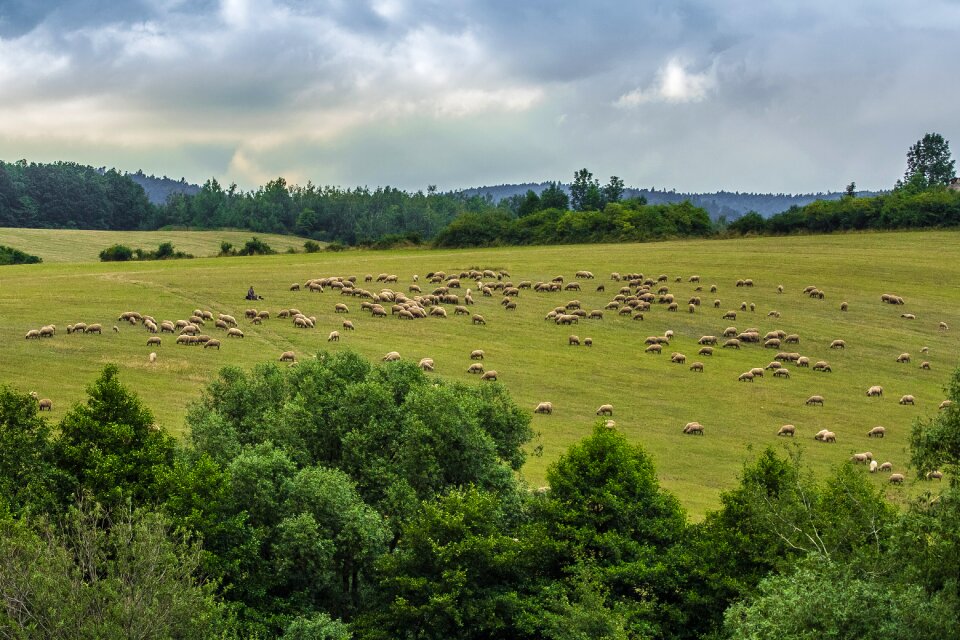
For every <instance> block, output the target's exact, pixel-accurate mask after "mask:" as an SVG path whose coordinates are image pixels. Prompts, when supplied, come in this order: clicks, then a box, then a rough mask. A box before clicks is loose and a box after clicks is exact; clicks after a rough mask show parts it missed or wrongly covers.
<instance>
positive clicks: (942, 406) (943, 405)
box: [937, 400, 953, 409]
mask: <svg viewBox="0 0 960 640" xmlns="http://www.w3.org/2000/svg"><path fill="white" fill-rule="evenodd" d="M952 405H953V400H944V401H943V402H941V403H940V406H939V407H937V408H938V409H946V408H947V407H950V406H952Z"/></svg>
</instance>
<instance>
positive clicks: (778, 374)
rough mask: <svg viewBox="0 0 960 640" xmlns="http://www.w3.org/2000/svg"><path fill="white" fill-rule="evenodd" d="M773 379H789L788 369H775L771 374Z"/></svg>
mask: <svg viewBox="0 0 960 640" xmlns="http://www.w3.org/2000/svg"><path fill="white" fill-rule="evenodd" d="M773 377H774V378H789V377H790V371H789V370H788V369H783V368H781V369H777V370H776V371H774V372H773Z"/></svg>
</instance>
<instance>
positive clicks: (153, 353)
mask: <svg viewBox="0 0 960 640" xmlns="http://www.w3.org/2000/svg"><path fill="white" fill-rule="evenodd" d="M147 360H148V361H149V362H150V364H153V363H154V362H156V361H157V353H156V351H151V352H150V355H149V356H147Z"/></svg>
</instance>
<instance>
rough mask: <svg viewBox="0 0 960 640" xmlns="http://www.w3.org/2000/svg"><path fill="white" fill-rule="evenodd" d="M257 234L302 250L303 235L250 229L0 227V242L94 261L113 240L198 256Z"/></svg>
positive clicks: (57, 258) (52, 258) (47, 257)
mask: <svg viewBox="0 0 960 640" xmlns="http://www.w3.org/2000/svg"><path fill="white" fill-rule="evenodd" d="M253 236H257V237H258V238H259V239H261V240H263V241H264V242H266V243H267V244H268V245H270V247H271V248H272V249H273V250H274V251H276V252H278V253H282V252H284V251H286V250H287V249H290V248H292V249H294V250H296V251H303V243H304V241H305V239H304V238H298V237H296V236H281V235H276V234H272V233H252V232H250V231H74V230H69V231H68V230H50V229H11V228H0V244H3V245H7V246H8V247H13V248H14V249H20V250H21V251H26V252H27V253H30V254H32V255H35V256H40V257H41V258H43V261H44V262H96V261H97V260H99V259H100V257H99V256H100V252H101V251H103V250H104V249H106V248H107V247H110V246H113V245H115V244H123V245H126V246H128V247H130V248H131V249H137V248H140V249H143V250H145V251H152V250H154V249H156V248H157V245H159V244H160V243H161V242H171V243H173V247H174V249H176V250H178V251H183V252H184V253H189V254H191V255H193V256H197V257H198V258H203V257H213V256H216V255H217V254H218V253H219V252H220V243H221V242H223V241H224V240H226V241H227V242H229V243H231V244H232V245H233V246H234V247H235V248H237V249H239V248H241V247H243V244H244V243H245V242H246V241H247V240H249V239H250V238H251V237H253Z"/></svg>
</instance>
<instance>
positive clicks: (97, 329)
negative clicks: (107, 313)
mask: <svg viewBox="0 0 960 640" xmlns="http://www.w3.org/2000/svg"><path fill="white" fill-rule="evenodd" d="M83 332H84V333H96V334H97V335H102V334H103V327H102V326H101V325H99V324H91V325H90V326H88V327H87V328H86V329H84V331H83Z"/></svg>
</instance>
